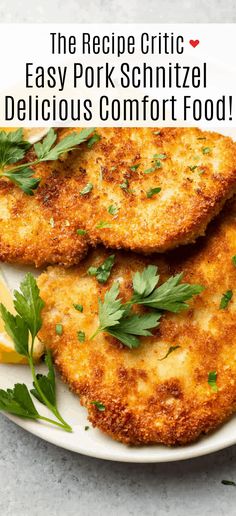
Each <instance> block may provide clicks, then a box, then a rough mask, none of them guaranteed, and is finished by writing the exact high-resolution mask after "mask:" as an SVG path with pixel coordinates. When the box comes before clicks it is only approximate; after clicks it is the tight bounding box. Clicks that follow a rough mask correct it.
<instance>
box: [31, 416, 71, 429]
mask: <svg viewBox="0 0 236 516" xmlns="http://www.w3.org/2000/svg"><path fill="white" fill-rule="evenodd" d="M38 419H42V420H43V421H47V423H51V424H53V425H56V426H59V427H60V428H63V430H65V431H66V432H72V428H71V427H70V426H69V425H67V424H65V425H64V424H62V423H58V422H57V421H54V419H50V418H49V417H44V416H38Z"/></svg>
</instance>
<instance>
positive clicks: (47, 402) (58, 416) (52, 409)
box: [28, 338, 72, 432]
mask: <svg viewBox="0 0 236 516" xmlns="http://www.w3.org/2000/svg"><path fill="white" fill-rule="evenodd" d="M34 340H35V339H34V338H33V339H32V343H31V348H30V353H29V355H28V362H29V366H30V370H31V374H32V377H33V381H34V384H35V387H36V389H37V391H38V393H39V394H40V396H41V398H42V400H43V401H44V403H45V405H46V406H47V407H48V409H49V410H50V411H51V412H52V413H53V414H54V416H55V417H56V418H57V419H59V421H61V423H62V425H60V426H62V427H63V428H65V430H67V431H68V432H72V428H71V426H70V425H68V423H66V421H65V420H64V419H63V417H62V416H61V414H60V413H59V411H58V409H57V407H54V405H52V404H51V403H50V401H48V399H47V397H46V396H45V395H44V393H43V391H42V389H41V388H40V385H39V382H38V379H37V375H36V373H35V367H34V361H33V350H34Z"/></svg>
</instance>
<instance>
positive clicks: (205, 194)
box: [0, 128, 236, 266]
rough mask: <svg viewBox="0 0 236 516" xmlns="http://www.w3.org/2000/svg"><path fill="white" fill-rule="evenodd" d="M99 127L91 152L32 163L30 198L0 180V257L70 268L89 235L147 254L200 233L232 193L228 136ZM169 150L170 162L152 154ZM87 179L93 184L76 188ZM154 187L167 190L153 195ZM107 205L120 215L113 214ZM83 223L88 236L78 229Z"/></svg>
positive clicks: (234, 169)
mask: <svg viewBox="0 0 236 516" xmlns="http://www.w3.org/2000/svg"><path fill="white" fill-rule="evenodd" d="M78 130H81V129H78ZM70 131H75V129H64V130H61V131H60V137H63V136H64V135H65V134H67V133H68V132H70ZM97 132H98V133H99V135H100V136H101V140H100V141H99V142H97V143H95V144H94V145H93V146H92V148H91V149H88V147H87V144H84V145H82V146H80V147H79V148H78V149H77V150H76V151H75V152H73V153H70V155H68V156H67V158H66V159H63V158H61V159H60V160H58V161H57V162H53V163H46V164H45V163H44V164H41V165H38V166H37V167H35V175H36V176H37V177H41V178H42V182H41V185H40V187H39V189H38V190H37V192H36V193H35V195H34V197H32V198H29V197H28V196H26V194H23V193H22V192H21V191H20V190H19V189H18V188H17V187H16V186H13V185H11V184H9V183H8V182H7V180H5V181H4V180H1V181H0V259H2V260H4V261H19V262H21V263H35V264H36V265H37V266H39V265H43V264H45V263H60V264H65V265H71V264H74V263H78V262H79V261H80V259H81V257H82V256H83V255H84V253H85V251H86V248H87V245H88V241H87V240H89V241H90V242H91V243H92V244H93V245H96V244H97V243H99V242H102V243H103V244H105V245H106V246H108V247H114V248H126V249H132V250H135V251H139V252H142V253H151V252H162V251H166V250H168V249H171V248H174V247H176V246H178V245H180V244H186V243H189V242H193V241H194V240H195V239H196V238H197V237H198V236H199V235H202V234H204V232H205V229H206V226H207V225H208V223H209V221H210V220H211V219H212V218H213V217H214V216H215V215H216V214H217V213H218V212H219V211H220V209H221V207H222V205H223V204H224V202H225V201H226V199H228V198H229V197H230V196H231V195H232V194H233V193H234V191H235V188H236V146H235V144H234V143H233V142H232V140H231V139H230V138H227V137H225V136H222V135H219V134H217V133H210V132H201V131H200V130H199V129H194V128H165V129H159V130H158V129H156V130H155V129H151V128H115V129H114V128H105V129H102V128H99V129H98V130H97ZM203 149H207V150H209V149H210V150H209V152H205V151H204V150H203ZM163 154H164V155H166V159H162V158H156V159H155V158H154V157H153V156H155V155H157V156H158V155H163ZM31 157H32V156H31ZM28 159H30V156H28ZM136 165H139V166H138V168H133V169H132V167H135V166H136ZM156 165H157V167H156ZM190 167H191V168H190ZM150 169H151V170H152V169H153V170H152V172H151V173H145V171H146V170H150ZM87 183H92V185H93V189H92V191H91V192H90V193H88V194H86V195H80V192H81V191H82V190H83V188H84V187H85V185H86V184H87ZM126 184H127V185H128V186H127V188H121V186H120V185H123V186H125V185H126ZM155 187H160V188H161V192H160V193H158V194H156V195H154V196H153V197H151V198H148V197H147V192H148V191H149V189H150V188H155ZM111 205H112V206H114V205H115V206H116V208H117V212H116V213H115V214H111V213H109V212H108V209H109V207H110V206H111ZM52 219H53V220H54V227H52V226H51V225H50V221H51V220H52ZM101 222H102V227H99V226H100V223H101ZM67 223H69V224H70V226H67V225H66V224H67ZM103 223H105V227H104V224H103ZM77 228H84V229H86V230H87V231H88V237H81V236H78V235H77V234H76V229H77Z"/></svg>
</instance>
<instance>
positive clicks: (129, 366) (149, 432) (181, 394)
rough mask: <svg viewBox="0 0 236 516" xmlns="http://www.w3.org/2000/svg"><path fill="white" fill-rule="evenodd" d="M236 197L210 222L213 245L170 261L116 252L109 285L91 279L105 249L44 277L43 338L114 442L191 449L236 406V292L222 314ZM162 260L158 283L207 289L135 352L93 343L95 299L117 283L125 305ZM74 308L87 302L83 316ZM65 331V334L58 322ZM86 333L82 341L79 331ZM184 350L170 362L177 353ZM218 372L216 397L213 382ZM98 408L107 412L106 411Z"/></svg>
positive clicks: (234, 272)
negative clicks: (134, 281) (142, 273)
mask: <svg viewBox="0 0 236 516" xmlns="http://www.w3.org/2000/svg"><path fill="white" fill-rule="evenodd" d="M235 234H236V200H235V201H234V202H231V203H228V205H227V207H226V209H225V210H224V213H223V214H222V215H221V216H220V217H219V218H218V219H217V220H216V221H215V222H214V223H213V224H211V226H210V228H209V229H208V232H207V238H204V239H200V241H199V243H198V244H197V245H195V246H194V247H186V248H185V249H184V252H183V250H182V251H180V250H178V252H177V251H172V252H171V253H170V254H169V255H167V256H166V257H161V256H160V257H159V258H155V259H154V258H153V259H150V258H149V259H147V258H141V257H139V256H136V255H132V254H125V253H123V254H121V253H119V252H117V253H116V264H115V267H114V269H113V272H112V275H111V278H110V279H109V281H108V282H107V284H106V285H104V286H102V285H100V284H98V282H97V281H96V279H94V278H92V277H89V276H88V275H87V272H86V271H87V269H88V267H89V266H90V265H91V264H96V265H97V264H98V263H101V262H102V261H103V259H104V258H105V256H107V255H108V251H104V250H99V251H96V252H94V253H93V254H92V255H91V256H90V257H89V258H88V259H87V260H86V261H84V262H82V263H81V264H80V265H79V266H78V267H76V268H73V269H71V270H65V269H63V268H60V267H51V268H49V269H48V271H47V272H45V273H44V274H43V275H41V277H40V278H39V286H40V289H41V295H42V297H43V299H44V300H45V302H46V307H45V309H44V313H43V328H42V331H41V339H42V340H43V341H44V342H45V343H46V345H47V346H48V347H50V348H51V349H52V351H53V355H54V360H55V363H56V364H57V366H58V368H59V370H60V372H61V374H62V377H63V379H64V381H65V382H67V383H68V384H69V386H70V388H71V389H72V390H73V391H74V392H76V393H77V394H79V396H80V401H81V403H82V404H83V405H85V406H86V407H87V409H88V412H89V419H90V421H91V422H92V423H93V425H94V426H97V427H98V428H100V429H101V430H102V431H104V432H105V433H107V434H109V435H111V436H112V437H113V438H114V439H117V440H119V441H122V442H124V443H128V444H151V443H157V442H160V443H164V444H167V445H175V444H184V443H187V442H190V441H193V440H195V439H197V438H198V437H199V436H200V435H201V434H202V433H206V432H209V431H210V430H212V429H214V428H215V427H217V426H218V425H219V424H221V423H222V422H223V421H225V420H226V419H227V418H228V417H229V416H230V415H231V414H232V413H233V412H234V411H235V409H236V361H235V356H236V292H234V296H233V298H232V301H231V302H230V303H229V305H228V308H226V309H225V310H220V309H219V304H220V300H221V297H222V294H223V293H224V292H226V290H228V289H232V290H233V291H234V287H235V284H236V267H235V266H234V265H233V263H232V256H234V255H236V239H235ZM147 263H156V264H157V265H158V266H159V270H160V272H161V281H163V280H165V279H166V278H167V277H169V276H170V275H171V274H176V273H177V272H179V271H184V280H186V281H188V282H190V283H198V284H202V285H204V286H205V291H204V292H203V293H202V294H201V295H199V296H197V297H195V298H194V300H192V301H191V303H190V309H189V310H188V311H187V312H183V313H182V314H178V315H172V314H166V315H165V316H164V317H163V318H162V320H161V324H160V326H159V328H157V329H156V330H155V331H154V333H155V335H154V336H153V337H150V338H149V337H148V338H143V339H142V343H141V346H140V347H139V348H138V349H133V350H129V349H128V348H126V347H124V346H122V345H121V344H120V343H119V342H118V341H116V339H114V338H112V337H110V336H107V335H105V334H100V335H98V336H97V337H96V338H95V339H94V340H92V341H90V340H89V336H91V334H92V333H93V332H94V330H95V329H96V327H97V324H98V317H97V310H98V304H97V299H98V296H99V297H101V298H103V296H104V293H105V291H106V290H107V289H108V288H110V287H111V284H112V283H113V281H114V280H115V279H117V278H119V280H120V282H121V292H122V295H123V296H124V298H127V296H128V297H129V295H130V292H131V278H132V273H133V272H134V271H136V270H142V269H143V267H144V266H145V265H146V264H147ZM73 303H81V304H82V305H83V307H84V309H83V313H80V312H78V311H76V310H75V309H74V307H73ZM59 322H60V323H62V324H63V335H62V336H57V335H56V334H55V324H56V323H59ZM80 330H82V331H84V332H85V335H86V340H85V342H84V343H81V342H79V341H78V339H77V332H78V331H80ZM174 345H179V346H180V348H179V349H177V350H175V351H174V352H173V353H171V354H170V355H169V356H168V358H166V359H165V360H161V361H160V360H159V359H160V358H163V357H164V356H165V354H166V352H167V350H168V349H169V347H170V346H174ZM210 371H217V384H218V388H219V390H218V392H217V393H214V392H213V391H212V390H211V388H210V386H209V385H208V373H209V372H210ZM92 401H100V402H101V403H103V404H104V405H105V407H106V409H105V411H104V412H99V410H98V409H97V408H96V406H94V405H92V404H91V402H92Z"/></svg>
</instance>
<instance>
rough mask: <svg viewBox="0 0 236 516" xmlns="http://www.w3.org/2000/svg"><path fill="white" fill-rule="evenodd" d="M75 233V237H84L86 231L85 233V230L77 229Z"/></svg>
mask: <svg viewBox="0 0 236 516" xmlns="http://www.w3.org/2000/svg"><path fill="white" fill-rule="evenodd" d="M76 233H77V235H81V236H83V235H86V233H87V231H86V229H77V230H76Z"/></svg>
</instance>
